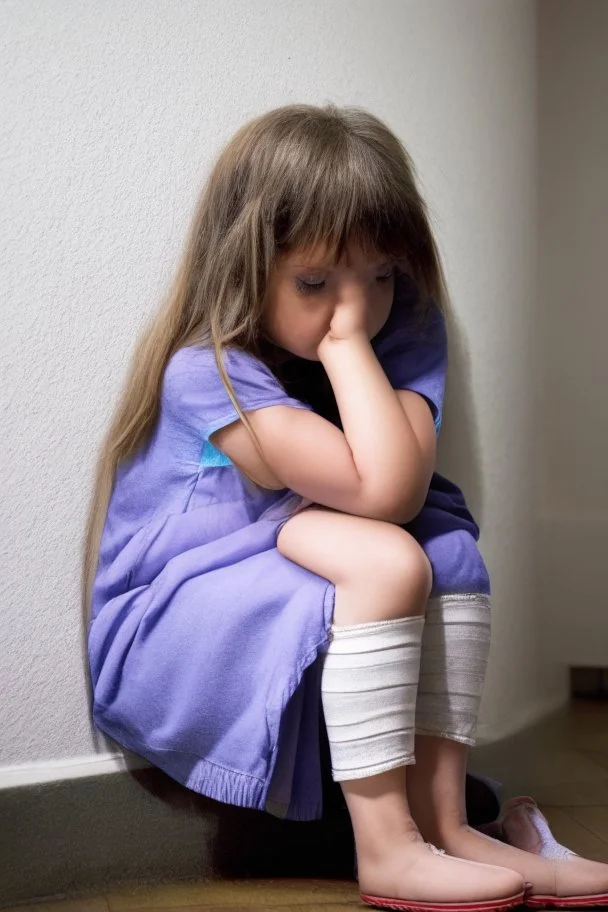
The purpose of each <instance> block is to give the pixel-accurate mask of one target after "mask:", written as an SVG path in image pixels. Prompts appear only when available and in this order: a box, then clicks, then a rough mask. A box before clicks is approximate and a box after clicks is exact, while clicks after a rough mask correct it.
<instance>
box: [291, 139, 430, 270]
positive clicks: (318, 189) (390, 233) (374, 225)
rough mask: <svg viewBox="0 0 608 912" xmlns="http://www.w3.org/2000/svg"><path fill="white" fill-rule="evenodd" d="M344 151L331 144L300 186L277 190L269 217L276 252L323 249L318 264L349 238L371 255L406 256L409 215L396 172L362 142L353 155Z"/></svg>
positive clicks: (328, 261)
mask: <svg viewBox="0 0 608 912" xmlns="http://www.w3.org/2000/svg"><path fill="white" fill-rule="evenodd" d="M323 151H324V152H326V151H327V150H323ZM341 151H342V150H341ZM345 151H346V153H347V154H342V155H340V154H336V149H335V148H334V149H332V157H331V158H330V157H329V156H327V155H323V154H322V153H321V154H320V155H319V160H318V162H317V163H316V164H317V166H316V168H312V169H311V171H312V175H311V177H312V179H310V180H309V181H308V182H307V183H306V185H305V187H304V186H303V184H302V182H301V181H300V180H297V179H296V180H294V181H293V184H292V185H291V186H289V185H288V186H286V187H285V188H284V189H283V194H282V202H281V205H280V207H279V213H278V216H277V218H276V220H275V245H276V249H277V251H278V252H279V253H288V252H291V251H293V250H296V249H297V250H305V251H307V252H310V251H313V250H314V251H319V250H323V253H324V256H323V263H324V264H325V265H327V266H335V265H336V263H337V262H338V260H340V259H341V257H342V255H343V254H344V251H345V250H346V248H347V246H348V245H349V244H351V243H355V244H357V245H358V246H360V247H361V248H363V250H364V251H366V252H367V253H369V254H370V255H372V256H373V255H374V254H375V253H380V254H384V255H386V256H389V257H391V258H393V259H395V260H396V261H397V262H399V261H400V260H407V259H408V255H409V254H410V253H411V250H412V246H413V245H412V242H414V244H415V240H414V238H413V237H412V232H413V225H414V221H415V219H413V218H412V212H411V206H410V203H409V196H408V194H407V193H400V192H399V188H400V187H402V186H403V181H402V180H399V177H400V175H395V174H394V173H389V167H388V166H387V165H386V162H385V161H383V160H382V159H379V158H378V157H373V156H371V155H370V154H369V152H370V150H369V149H368V148H365V147H362V145H359V148H358V149H356V150H355V154H352V150H350V152H349V150H348V149H346V150H345ZM366 153H367V154H366ZM292 174H293V172H292ZM293 176H294V177H296V175H295V174H293Z"/></svg>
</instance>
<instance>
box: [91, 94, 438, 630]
mask: <svg viewBox="0 0 608 912" xmlns="http://www.w3.org/2000/svg"><path fill="white" fill-rule="evenodd" d="M351 240H357V241H359V242H360V243H361V244H362V246H363V247H364V248H366V249H370V250H378V251H382V252H383V253H387V254H389V255H391V256H394V257H395V259H397V261H398V262H399V261H403V262H407V267H408V271H409V272H410V273H411V274H412V277H413V278H414V280H415V281H416V282H417V284H418V285H419V287H420V289H421V291H422V292H423V296H424V298H425V299H433V300H434V301H435V302H436V304H437V305H438V306H439V307H442V308H445V306H446V304H447V292H446V286H445V280H444V275H443V271H442V266H441V261H440V257H439V253H438V250H437V247H436V243H435V240H434V238H433V233H432V231H431V227H430V224H429V218H428V214H427V209H426V206H425V203H424V201H423V199H422V197H421V195H420V192H419V191H418V188H417V186H416V177H415V169H414V165H413V163H412V161H411V159H410V156H409V154H408V152H407V151H406V149H405V148H404V146H403V145H402V143H401V142H400V141H399V140H398V138H397V137H396V136H395V135H394V134H393V133H392V132H391V131H390V130H389V129H388V127H387V126H386V125H385V124H384V123H383V122H382V121H381V120H379V119H378V118H377V117H375V116H374V115H372V114H370V113H368V112H367V111H365V110H363V109H361V108H358V107H342V108H339V107H336V106H335V105H334V104H332V103H329V104H326V105H324V106H323V107H317V106H314V105H308V104H292V105H286V106H284V107H280V108H276V109H274V110H271V111H269V112H267V113H266V114H263V115H261V116H259V117H256V118H254V119H253V120H251V121H249V122H248V123H246V124H245V125H244V126H243V127H241V128H240V129H239V130H238V131H237V133H236V134H235V135H234V136H233V137H232V139H231V140H230V141H229V142H228V144H227V145H226V146H225V147H224V149H223V150H222V152H221V154H220V155H219V158H218V159H217V161H216V163H215V166H214V167H213V169H212V171H211V174H210V176H209V178H208V180H207V182H206V184H205V186H204V187H203V190H202V193H201V195H200V199H199V201H198V203H197V206H196V208H195V212H194V217H193V219H192V223H191V227H190V230H189V236H188V238H187V242H186V246H185V250H184V253H183V255H182V258H181V262H180V263H179V265H178V268H177V271H176V274H175V277H174V280H173V283H172V285H171V287H170V289H169V292H168V294H167V296H166V298H165V300H164V302H163V304H162V306H161V308H160V310H159V311H158V313H157V314H156V316H155V317H154V318H153V319H152V321H151V323H150V325H149V326H148V328H147V330H146V331H145V333H144V335H143V337H142V338H141V340H140V341H139V343H138V345H137V347H136V349H135V352H134V354H133V357H132V362H131V366H130V371H129V374H128V377H127V380H126V383H125V385H124V388H123V391H122V394H121V397H120V400H119V402H118V405H117V408H116V410H115V413H114V416H113V419H112V421H111V424H110V427H109V429H108V432H107V434H106V437H105V439H104V441H103V443H102V446H101V449H100V453H99V458H98V464H97V471H96V477H95V481H94V487H93V493H92V498H91V505H90V512H89V518H88V523H87V529H86V535H85V544H84V560H83V575H82V601H83V616H84V622H85V629H86V627H87V625H88V619H89V613H90V601H91V594H92V588H93V582H94V578H95V573H96V569H97V563H98V559H99V548H100V542H101V535H102V532H103V527H104V523H105V517H106V514H107V509H108V505H109V501H110V497H111V494H112V488H113V484H114V478H115V473H116V469H117V467H118V465H119V463H120V462H121V461H122V460H126V459H128V458H129V457H130V456H132V455H133V454H134V453H135V451H136V450H137V449H138V448H139V447H140V446H141V445H142V444H143V443H144V442H145V441H146V439H147V438H148V437H149V435H150V433H151V431H152V430H153V428H154V425H155V423H156V420H157V417H158V411H159V400H160V390H161V383H162V378H163V372H164V370H165V367H166V365H167V362H168V361H169V359H170V358H171V356H172V355H173V354H174V352H175V351H177V349H179V348H180V347H182V346H184V345H186V344H192V343H194V342H198V343H206V344H209V345H212V346H213V348H214V351H215V357H216V360H217V363H218V369H219V371H220V375H221V377H222V380H223V382H224V384H225V386H226V389H227V391H228V394H229V396H230V398H231V400H232V401H233V403H234V405H235V408H236V409H237V411H238V414H239V415H240V416H241V417H242V419H243V421H244V423H245V425H247V426H248V428H249V430H250V432H251V426H250V425H249V422H248V421H247V419H246V416H245V415H244V414H243V413H242V411H241V409H240V406H239V404H238V402H237V400H236V396H235V394H234V390H233V388H232V385H231V383H230V380H229V378H228V376H227V375H226V372H225V369H224V366H223V361H222V352H223V350H224V348H225V347H226V346H227V345H231V346H236V347H238V348H240V349H243V350H245V351H248V352H251V353H252V354H254V355H256V356H258V357H262V346H263V342H264V338H263V332H262V329H261V322H262V314H263V304H264V297H265V292H266V285H267V281H268V277H269V274H270V270H271V268H272V265H273V263H274V261H275V257H276V256H277V255H279V254H281V253H284V252H288V251H290V250H292V249H295V248H298V249H301V248H303V249H307V250H309V249H314V248H316V247H317V246H318V245H319V244H322V245H323V246H325V247H326V250H327V252H328V257H329V259H330V261H332V260H333V261H334V262H337V261H338V260H339V259H340V258H341V256H342V254H343V252H344V250H345V249H346V247H347V245H348V244H349V243H350V242H351Z"/></svg>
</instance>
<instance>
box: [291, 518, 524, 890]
mask: <svg viewBox="0 0 608 912" xmlns="http://www.w3.org/2000/svg"><path fill="white" fill-rule="evenodd" d="M277 546H278V549H279V551H280V552H281V553H282V554H283V555H284V556H285V557H288V558H289V559H291V560H293V561H295V562H296V563H299V564H300V565H302V566H304V567H307V568H308V569H310V570H311V571H313V572H314V573H318V574H319V575H321V576H324V577H325V578H326V579H329V580H331V581H332V582H334V584H335V586H336V603H335V613H334V622H335V623H337V624H340V625H350V624H363V623H366V622H372V621H378V620H387V619H390V618H400V617H407V616H411V617H415V616H420V615H422V614H423V613H424V610H425V605H426V602H427V599H428V595H429V591H430V588H431V571H430V566H429V564H428V560H427V558H426V556H425V555H424V552H423V551H422V549H421V548H420V546H419V545H418V544H417V543H416V542H415V541H414V539H413V538H412V537H411V536H410V535H408V533H407V532H405V531H404V530H403V529H400V528H399V527H398V526H396V525H393V524H390V523H383V522H379V521H376V520H370V519H365V518H363V517H355V516H350V515H346V514H341V513H338V512H335V511H331V510H327V509H323V508H316V507H314V508H309V509H308V510H305V511H303V512H301V513H299V514H297V515H296V516H294V517H292V519H290V520H289V521H288V522H287V523H286V524H285V525H284V526H283V528H282V530H281V532H280V534H279V537H278V541H277ZM412 769H413V767H412V766H410V767H409V769H408V768H407V767H406V766H400V767H397V768H395V769H390V770H388V771H387V772H383V773H380V774H379V775H375V776H368V777H365V778H361V779H351V780H347V781H341V782H340V785H341V788H342V790H343V792H344V796H345V799H346V803H347V806H348V810H349V813H350V817H351V821H352V825H353V831H354V836H355V844H356V850H357V861H358V870H359V886H360V889H361V891H362V892H363V893H369V894H374V895H377V896H386V897H394V898H399V897H403V898H407V899H408V900H410V901H419V902H424V901H432V902H438V903H448V904H449V903H456V902H457V903H461V904H462V903H467V902H475V901H484V900H499V899H501V898H507V897H511V896H514V895H515V894H517V893H519V892H520V891H521V890H522V889H523V881H522V879H521V877H519V876H518V875H517V874H515V873H514V872H513V871H510V870H507V869H505V868H497V867H492V866H486V865H476V864H473V863H465V862H462V861H461V860H459V859H451V858H448V857H447V856H444V855H439V854H435V853H434V852H432V851H431V849H430V848H429V846H428V844H427V843H425V842H424V840H423V838H422V837H421V834H420V832H419V830H418V828H417V827H416V824H415V823H414V821H413V819H412V815H411V813H410V808H409V804H408V798H407V779H408V777H409V776H410V775H411V770H412ZM406 770H407V772H406Z"/></svg>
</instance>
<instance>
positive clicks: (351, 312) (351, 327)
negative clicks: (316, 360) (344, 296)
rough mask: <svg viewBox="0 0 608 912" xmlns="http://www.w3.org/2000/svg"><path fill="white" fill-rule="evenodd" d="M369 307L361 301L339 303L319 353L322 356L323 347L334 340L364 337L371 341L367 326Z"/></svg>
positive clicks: (318, 349) (319, 346) (322, 340)
mask: <svg viewBox="0 0 608 912" xmlns="http://www.w3.org/2000/svg"><path fill="white" fill-rule="evenodd" d="M367 316H368V315H367V309H366V307H365V305H364V304H363V303H361V302H359V301H357V302H355V303H354V304H352V303H350V302H349V303H347V304H338V306H337V307H336V309H335V310H334V314H333V316H332V318H331V322H330V324H329V329H328V331H327V332H326V334H325V335H324V336H323V338H322V339H321V341H320V342H319V345H318V346H317V354H318V355H319V357H320V356H321V352H322V350H323V349H325V348H326V347H327V345H328V344H330V343H332V342H341V341H344V340H347V339H356V338H364V339H365V341H366V342H369V331H368V326H367Z"/></svg>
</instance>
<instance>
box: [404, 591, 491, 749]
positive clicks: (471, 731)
mask: <svg viewBox="0 0 608 912" xmlns="http://www.w3.org/2000/svg"><path fill="white" fill-rule="evenodd" d="M489 649H490V596H489V595H483V594H479V595H446V596H441V597H439V598H434V599H430V601H429V603H428V605H427V609H426V623H425V625H424V634H423V637H422V655H421V660H420V684H419V686H418V699H417V703H416V733H417V734H422V735H436V736H439V737H442V738H450V739H451V740H453V741H460V742H461V743H463V744H468V745H474V744H475V732H476V729H477V720H478V716H479V706H480V703H481V695H482V692H483V684H484V679H485V674H486V666H487V662H488V652H489Z"/></svg>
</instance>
